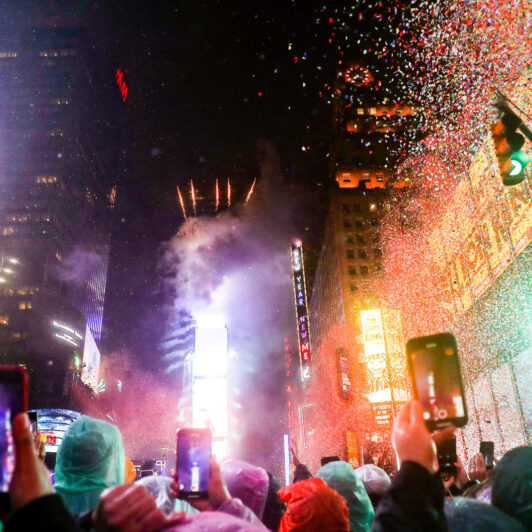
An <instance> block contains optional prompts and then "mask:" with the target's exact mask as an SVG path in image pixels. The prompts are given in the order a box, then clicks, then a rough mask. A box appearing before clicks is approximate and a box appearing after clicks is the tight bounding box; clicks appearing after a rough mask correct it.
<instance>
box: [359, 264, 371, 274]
mask: <svg viewBox="0 0 532 532" xmlns="http://www.w3.org/2000/svg"><path fill="white" fill-rule="evenodd" d="M368 273H369V270H368V267H367V266H360V275H368Z"/></svg>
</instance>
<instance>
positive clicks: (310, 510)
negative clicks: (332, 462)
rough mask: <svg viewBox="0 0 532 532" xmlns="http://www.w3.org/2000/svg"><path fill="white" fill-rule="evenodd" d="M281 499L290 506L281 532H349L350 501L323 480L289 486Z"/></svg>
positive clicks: (305, 481)
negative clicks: (348, 503)
mask: <svg viewBox="0 0 532 532" xmlns="http://www.w3.org/2000/svg"><path fill="white" fill-rule="evenodd" d="M279 497H280V498H281V500H282V501H284V502H286V504H287V507H286V512H285V513H284V515H283V518H282V519H281V527H280V528H279V532H291V531H292V530H295V531H298V532H349V509H348V507H347V501H346V500H345V499H344V498H343V497H342V496H341V495H340V494H338V493H337V492H336V491H334V490H333V489H331V488H329V486H327V484H325V482H324V481H323V480H322V479H321V478H309V479H307V480H301V481H299V482H295V483H294V484H291V485H290V486H286V487H285V488H282V489H281V490H279Z"/></svg>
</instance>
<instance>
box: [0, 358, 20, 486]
mask: <svg viewBox="0 0 532 532" xmlns="http://www.w3.org/2000/svg"><path fill="white" fill-rule="evenodd" d="M25 380H26V375H25V372H24V371H23V370H22V369H20V370H19V369H16V370H13V369H8V368H1V367H0V453H1V456H0V460H1V468H0V471H1V478H0V485H1V490H0V491H2V492H4V493H5V492H7V491H8V490H9V483H10V482H11V476H12V475H13V470H14V467H15V448H14V441H13V431H12V424H13V419H14V418H15V416H16V415H17V414H19V413H20V412H22V411H24V410H25V409H26V398H25V395H26V386H25Z"/></svg>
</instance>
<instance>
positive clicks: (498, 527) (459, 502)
mask: <svg viewBox="0 0 532 532" xmlns="http://www.w3.org/2000/svg"><path fill="white" fill-rule="evenodd" d="M444 513H445V518H446V520H447V528H448V530H449V532H478V531H479V530H482V532H525V531H526V528H525V527H524V526H523V525H522V524H521V523H520V522H519V521H518V520H517V519H514V518H513V517H512V516H510V515H507V514H505V513H504V512H501V510H499V509H498V508H495V506H491V505H488V504H485V503H483V502H480V501H476V500H475V499H467V498H465V497H449V498H448V499H447V500H446V501H445V507H444Z"/></svg>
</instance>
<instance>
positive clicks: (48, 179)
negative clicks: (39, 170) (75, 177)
mask: <svg viewBox="0 0 532 532" xmlns="http://www.w3.org/2000/svg"><path fill="white" fill-rule="evenodd" d="M35 182H36V183H41V184H44V185H50V184H52V183H57V176H55V175H38V176H37V177H36V178H35Z"/></svg>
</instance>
